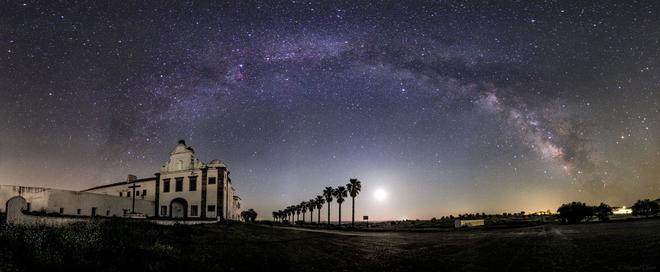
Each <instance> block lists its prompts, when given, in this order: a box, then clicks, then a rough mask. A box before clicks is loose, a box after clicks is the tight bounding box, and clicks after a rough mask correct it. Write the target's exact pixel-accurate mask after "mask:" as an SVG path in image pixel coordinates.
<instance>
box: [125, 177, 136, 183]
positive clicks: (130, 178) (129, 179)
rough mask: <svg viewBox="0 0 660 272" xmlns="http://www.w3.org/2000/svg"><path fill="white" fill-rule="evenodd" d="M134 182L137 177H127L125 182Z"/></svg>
mask: <svg viewBox="0 0 660 272" xmlns="http://www.w3.org/2000/svg"><path fill="white" fill-rule="evenodd" d="M136 180H137V177H136V176H135V175H128V177H127V178H126V182H128V183H131V182H135V181H136Z"/></svg>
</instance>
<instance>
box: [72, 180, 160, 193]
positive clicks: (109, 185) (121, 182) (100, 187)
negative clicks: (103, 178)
mask: <svg viewBox="0 0 660 272" xmlns="http://www.w3.org/2000/svg"><path fill="white" fill-rule="evenodd" d="M153 180H156V177H150V178H143V179H136V180H135V181H132V182H129V181H120V182H115V183H110V184H105V185H100V186H96V187H92V188H89V189H85V190H82V191H81V192H87V191H91V190H96V189H102V188H106V187H112V186H117V185H122V184H131V183H140V182H146V181H153Z"/></svg>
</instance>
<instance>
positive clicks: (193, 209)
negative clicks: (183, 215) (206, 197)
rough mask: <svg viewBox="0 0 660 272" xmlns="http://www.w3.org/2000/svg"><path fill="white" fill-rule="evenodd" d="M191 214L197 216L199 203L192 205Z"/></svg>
mask: <svg viewBox="0 0 660 272" xmlns="http://www.w3.org/2000/svg"><path fill="white" fill-rule="evenodd" d="M190 216H197V205H190Z"/></svg>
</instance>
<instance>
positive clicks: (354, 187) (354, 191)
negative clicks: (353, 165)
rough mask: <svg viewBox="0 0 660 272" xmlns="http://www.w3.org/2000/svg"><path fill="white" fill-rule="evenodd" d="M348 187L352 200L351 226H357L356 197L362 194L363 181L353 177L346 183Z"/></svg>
mask: <svg viewBox="0 0 660 272" xmlns="http://www.w3.org/2000/svg"><path fill="white" fill-rule="evenodd" d="M346 189H347V190H348V194H349V195H350V196H351V200H352V202H351V203H352V207H351V210H352V213H351V214H352V217H351V226H355V197H357V196H358V195H359V194H360V191H361V190H362V183H361V182H360V181H359V180H358V179H356V178H352V179H350V180H349V182H348V184H346Z"/></svg>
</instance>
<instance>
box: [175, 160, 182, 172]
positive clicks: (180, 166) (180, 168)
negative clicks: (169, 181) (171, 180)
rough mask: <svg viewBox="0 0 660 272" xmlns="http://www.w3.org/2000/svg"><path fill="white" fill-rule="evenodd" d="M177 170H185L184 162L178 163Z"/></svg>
mask: <svg viewBox="0 0 660 272" xmlns="http://www.w3.org/2000/svg"><path fill="white" fill-rule="evenodd" d="M176 169H177V170H183V161H182V160H179V161H177V162H176Z"/></svg>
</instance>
